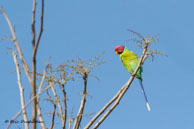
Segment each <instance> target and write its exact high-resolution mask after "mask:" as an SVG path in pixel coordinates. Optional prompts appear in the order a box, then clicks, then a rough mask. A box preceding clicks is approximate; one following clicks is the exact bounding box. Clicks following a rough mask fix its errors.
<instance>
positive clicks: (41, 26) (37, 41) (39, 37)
mask: <svg viewBox="0 0 194 129" xmlns="http://www.w3.org/2000/svg"><path fill="white" fill-rule="evenodd" d="M43 23H44V0H42V7H41V17H40V32H39V35H38V39H37V40H36V45H35V48H34V49H35V50H34V53H35V54H36V53H37V50H38V46H39V43H40V39H41V36H42V32H43Z"/></svg>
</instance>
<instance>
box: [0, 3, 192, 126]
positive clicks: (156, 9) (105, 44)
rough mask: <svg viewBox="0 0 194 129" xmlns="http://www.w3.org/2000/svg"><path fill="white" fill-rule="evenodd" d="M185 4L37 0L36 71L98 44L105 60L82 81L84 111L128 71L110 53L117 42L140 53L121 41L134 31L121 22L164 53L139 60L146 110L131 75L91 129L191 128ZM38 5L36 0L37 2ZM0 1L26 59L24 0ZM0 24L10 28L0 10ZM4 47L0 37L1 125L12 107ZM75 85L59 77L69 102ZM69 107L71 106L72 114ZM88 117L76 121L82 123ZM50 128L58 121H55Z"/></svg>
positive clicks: (94, 50) (90, 53)
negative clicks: (114, 105) (154, 38)
mask: <svg viewBox="0 0 194 129" xmlns="http://www.w3.org/2000/svg"><path fill="white" fill-rule="evenodd" d="M193 5H194V1H193V0H184V1H181V0H160V1H158V0H144V1H143V0H114V1H111V0H106V1H104V0H82V1H80V0H72V1H68V0H58V1H55V2H54V1H45V24H44V33H43V37H42V39H41V43H40V46H39V50H38V57H37V60H38V71H39V72H41V71H43V70H44V67H45V63H46V62H47V61H48V60H49V61H50V63H52V64H54V65H58V64H60V63H62V62H64V61H65V60H68V59H72V58H75V56H79V57H80V58H81V59H83V60H88V59H91V58H93V57H94V56H96V55H99V54H100V53H101V52H103V51H104V52H105V54H104V55H103V56H102V58H101V60H102V61H107V63H106V64H103V65H101V66H98V67H96V69H94V73H93V74H94V75H96V76H98V77H99V78H100V82H98V81H97V80H95V79H94V78H89V81H88V87H89V88H88V92H89V94H90V95H92V98H91V97H88V101H87V106H86V110H85V111H86V112H85V113H92V112H95V113H96V112H98V111H99V110H100V109H101V107H103V106H104V104H105V103H106V102H108V101H109V100H110V99H111V97H113V96H114V94H115V93H116V92H117V91H118V90H119V89H120V87H121V86H122V85H123V84H125V82H126V81H127V80H128V78H129V77H130V74H129V73H127V72H126V71H125V69H124V68H123V66H122V64H121V61H120V59H119V56H117V55H115V54H114V47H115V46H117V45H120V44H123V45H126V46H127V47H128V48H129V49H130V50H132V51H134V52H136V53H137V54H138V55H140V54H141V49H139V48H138V47H137V46H136V45H135V44H134V43H132V42H126V40H127V39H130V38H132V37H133V36H134V35H133V34H131V33H129V32H128V31H127V29H133V30H135V31H137V32H139V33H141V34H142V35H144V36H145V35H146V34H149V35H157V36H158V38H159V42H156V43H153V44H152V45H151V47H150V49H158V50H160V51H162V52H164V53H165V54H167V55H168V57H164V56H159V55H158V56H156V57H155V60H154V62H152V61H151V59H148V60H147V61H146V63H145V64H144V72H143V79H144V82H143V83H144V87H145V90H146V93H147V96H148V99H149V102H150V106H151V112H148V111H147V109H146V106H145V100H144V98H143V94H142V92H141V89H140V86H139V84H138V81H137V80H134V82H133V83H132V86H131V88H130V89H129V90H128V92H127V93H126V94H125V96H124V98H123V100H122V101H121V103H120V104H119V106H118V107H117V108H116V109H115V110H114V111H113V112H112V113H111V115H110V116H109V117H108V118H107V119H106V120H105V121H104V123H103V124H102V125H101V126H100V127H99V128H100V129H108V128H109V129H110V128H111V129H118V128H120V129H183V128H184V129H193V128H194V101H193V99H194V94H193V91H194V81H193V77H194V73H193V72H194V67H193V66H194V60H193V55H194V51H193V48H194V37H193V34H194V16H193V12H194V8H193ZM39 6H40V3H39V2H38V9H40V8H39ZM0 7H3V8H4V9H5V10H6V13H7V15H8V17H9V18H10V20H11V21H12V23H13V24H14V25H15V29H16V35H17V39H18V41H19V43H20V46H21V48H22V50H23V53H24V55H25V58H26V60H27V62H28V63H30V61H31V53H32V49H31V39H32V38H31V21H32V20H31V17H32V16H31V12H32V1H25V0H20V1H11V0H1V2H0ZM37 18H39V16H38V15H37ZM38 25H39V22H38V21H37V26H38ZM0 28H1V29H0V37H1V38H2V37H8V36H10V35H11V34H10V31H9V28H8V25H7V23H6V22H5V20H4V18H3V16H2V15H0ZM9 48H12V49H13V48H14V47H13V44H12V43H11V42H9V41H3V42H0V60H1V65H0V71H1V72H0V80H1V86H0V94H1V97H0V101H1V103H2V104H1V106H0V111H1V112H0V123H1V124H0V128H5V127H6V125H7V124H6V123H5V122H4V121H5V120H10V119H11V118H12V117H13V116H14V115H15V114H16V113H17V112H18V110H19V109H20V98H19V90H18V86H17V78H16V73H14V70H15V65H14V63H13V59H12V55H11V53H10V49H9ZM22 78H23V84H24V85H25V87H26V88H25V96H26V101H27V100H28V99H29V96H30V93H29V91H30V86H29V83H28V81H27V80H26V77H25V75H24V74H22ZM82 85H83V82H82V80H81V79H77V80H76V81H75V82H70V83H69V84H67V86H69V87H68V88H67V90H68V91H69V93H72V92H73V93H74V94H75V95H73V96H72V98H71V99H70V100H69V102H68V103H69V105H70V106H72V105H73V104H74V103H76V102H79V100H80V98H81V96H80V95H79V94H78V92H79V90H80V87H79V86H82ZM69 98H70V96H69ZM44 104H45V105H44V106H43V108H44V109H45V112H46V111H47V110H48V111H51V110H52V108H50V110H49V108H48V109H47V107H48V105H49V104H48V103H45V102H44ZM47 104H48V105H47ZM78 104H79V103H78ZM49 106H52V105H49ZM28 110H30V106H29V108H28ZM76 111H77V107H75V111H74V113H75V114H76ZM29 115H30V114H29ZM47 117H48V116H47ZM18 119H19V120H21V119H22V117H19V118H18ZM57 120H58V119H57ZM88 120H89V119H88V118H85V119H84V120H83V125H82V127H84V125H85V124H86V123H87V122H88ZM58 122H59V120H58ZM17 126H21V127H22V128H23V126H22V125H17V124H14V125H13V126H12V128H13V129H14V128H16V127H17ZM48 126H49V125H48ZM56 128H60V125H58V126H56Z"/></svg>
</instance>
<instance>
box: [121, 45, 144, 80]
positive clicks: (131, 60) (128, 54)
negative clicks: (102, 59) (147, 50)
mask: <svg viewBox="0 0 194 129" xmlns="http://www.w3.org/2000/svg"><path fill="white" fill-rule="evenodd" d="M120 59H121V61H122V63H123V65H124V67H125V69H126V70H127V72H129V73H131V74H133V73H134V71H135V70H136V68H137V65H138V63H139V58H138V56H137V55H136V54H135V53H134V52H132V51H129V50H128V49H127V47H125V48H124V51H123V52H122V53H121V54H120ZM142 72H143V68H142V66H141V67H140V68H139V70H138V71H137V74H136V78H138V79H140V80H141V81H142V77H141V73H142Z"/></svg>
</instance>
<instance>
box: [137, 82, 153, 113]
mask: <svg viewBox="0 0 194 129" xmlns="http://www.w3.org/2000/svg"><path fill="white" fill-rule="evenodd" d="M138 80H139V82H140V85H141V89H142V92H143V94H144V97H145V100H146V106H147V108H148V111H150V110H151V109H150V105H149V103H148V99H147V96H146V93H145V90H144V88H143V83H142V80H141V79H138Z"/></svg>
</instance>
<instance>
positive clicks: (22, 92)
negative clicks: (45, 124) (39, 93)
mask: <svg viewBox="0 0 194 129" xmlns="http://www.w3.org/2000/svg"><path fill="white" fill-rule="evenodd" d="M12 55H13V58H14V63H15V65H16V72H17V78H18V86H19V90H20V101H21V107H22V114H23V117H24V121H26V122H24V126H25V129H29V124H28V122H27V121H28V117H27V112H26V108H24V106H25V99H24V88H23V86H22V82H21V73H20V68H19V63H18V61H17V55H16V52H15V51H13V52H12Z"/></svg>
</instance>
